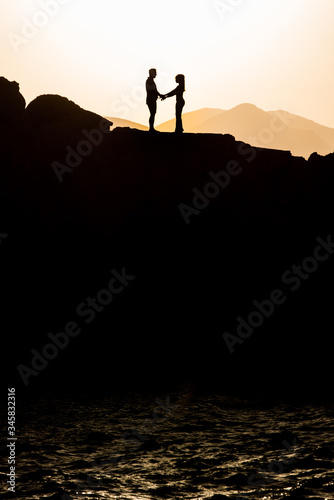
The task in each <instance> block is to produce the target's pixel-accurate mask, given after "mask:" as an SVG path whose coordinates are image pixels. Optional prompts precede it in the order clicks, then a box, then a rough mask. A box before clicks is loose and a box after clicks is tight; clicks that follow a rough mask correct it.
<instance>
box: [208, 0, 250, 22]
mask: <svg viewBox="0 0 334 500" xmlns="http://www.w3.org/2000/svg"><path fill="white" fill-rule="evenodd" d="M243 3H244V0H214V1H213V2H212V5H213V8H214V9H215V11H216V13H217V15H218V17H219V19H220V20H221V21H225V20H226V16H227V15H228V14H231V13H232V12H234V11H235V10H236V8H237V7H240V5H242V4H243Z"/></svg>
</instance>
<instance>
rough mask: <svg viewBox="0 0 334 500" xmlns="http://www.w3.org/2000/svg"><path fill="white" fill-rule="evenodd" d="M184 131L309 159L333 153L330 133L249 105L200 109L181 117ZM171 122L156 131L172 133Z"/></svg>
mask: <svg viewBox="0 0 334 500" xmlns="http://www.w3.org/2000/svg"><path fill="white" fill-rule="evenodd" d="M184 123H185V130H186V131H187V132H192V133H217V134H226V133H230V134H232V135H233V136H235V138H236V139H237V140H241V141H245V142H247V143H250V144H251V145H253V146H257V147H265V148H272V149H281V150H288V151H291V152H292V154H293V155H295V156H303V157H304V158H306V159H307V158H309V156H310V155H311V154H312V153H313V152H317V153H319V154H321V155H326V154H329V153H332V152H333V151H334V129H331V128H329V127H324V126H322V125H319V124H317V123H315V122H313V121H311V120H307V119H305V118H302V117H299V116H297V115H293V114H291V113H288V112H286V111H268V112H266V111H263V110H262V109H260V108H258V107H257V106H254V105H252V104H241V105H239V106H236V107H235V108H232V109H230V110H228V111H223V110H220V111H219V110H216V109H213V110H212V109H202V110H199V111H193V112H190V113H185V114H184ZM174 125H175V120H170V121H168V122H165V123H163V124H161V125H159V126H158V127H157V129H158V130H159V131H161V132H170V131H172V130H173V127H174Z"/></svg>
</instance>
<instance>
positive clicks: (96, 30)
mask: <svg viewBox="0 0 334 500" xmlns="http://www.w3.org/2000/svg"><path fill="white" fill-rule="evenodd" d="M0 1H1V11H0V12H1V16H0V28H1V36H2V41H1V47H2V48H1V76H5V77H6V78H8V79H9V80H16V81H17V82H19V83H20V88H21V92H22V93H23V95H24V97H25V99H26V101H27V103H29V102H30V101H31V100H33V99H34V98H35V97H37V96H38V95H40V94H46V93H49V94H60V95H63V96H65V97H68V98H69V99H71V100H73V101H75V102H76V103H77V104H79V105H80V106H82V107H84V108H86V109H89V110H91V111H95V112H97V113H99V114H101V115H104V116H115V117H116V116H117V117H120V118H126V119H128V120H132V121H135V122H139V123H143V124H147V121H148V109H147V107H146V104H145V80H146V78H147V72H148V69H150V68H152V67H155V68H156V69H157V71H158V77H157V80H156V82H157V86H158V89H159V91H160V92H161V93H165V92H168V91H170V90H172V89H173V88H174V87H175V86H176V84H175V75H176V74H178V73H184V74H185V76H186V90H187V91H186V93H185V100H186V107H185V109H184V112H187V111H193V110H196V109H200V108H203V107H211V108H221V109H230V108H232V107H233V106H236V105H238V104H241V103H245V102H248V103H252V104H255V105H256V106H258V107H260V108H262V109H264V110H275V109H285V110H287V111H289V112H291V113H295V114H299V115H301V116H304V117H306V118H310V119H312V120H314V121H316V122H318V123H320V124H323V125H327V126H330V127H334V65H333V51H334V29H333V20H334V0H168V1H163V0H10V1H7V0H0ZM158 106H159V107H158V115H157V119H156V122H157V123H161V122H163V121H166V120H168V119H170V118H173V116H174V99H169V100H167V101H164V102H163V103H160V102H159V105H158Z"/></svg>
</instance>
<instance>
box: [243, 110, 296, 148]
mask: <svg viewBox="0 0 334 500" xmlns="http://www.w3.org/2000/svg"><path fill="white" fill-rule="evenodd" d="M294 119H295V116H294V115H291V114H290V113H288V112H287V111H284V110H282V111H275V114H273V115H272V117H271V119H270V121H269V124H268V127H263V128H261V130H260V131H259V132H258V133H257V135H256V136H249V137H247V141H248V142H249V144H252V146H255V147H257V148H263V147H268V146H269V145H270V144H271V143H272V142H273V141H274V139H275V136H276V135H277V134H279V133H281V132H283V131H284V130H285V129H286V128H287V127H288V126H289V125H290V123H291V122H292V121H293V120H294Z"/></svg>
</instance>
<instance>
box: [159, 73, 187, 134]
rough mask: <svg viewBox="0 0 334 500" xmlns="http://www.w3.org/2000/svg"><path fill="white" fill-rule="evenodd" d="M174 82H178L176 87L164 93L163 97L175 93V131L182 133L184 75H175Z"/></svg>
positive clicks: (171, 95)
mask: <svg viewBox="0 0 334 500" xmlns="http://www.w3.org/2000/svg"><path fill="white" fill-rule="evenodd" d="M175 81H176V83H178V86H177V87H176V89H174V90H172V92H169V93H168V94H166V95H165V96H164V97H173V95H176V128H175V132H177V133H182V132H183V126H182V110H183V107H184V105H185V101H184V99H183V92H185V90H186V89H185V79H184V75H177V76H176V77H175Z"/></svg>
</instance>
